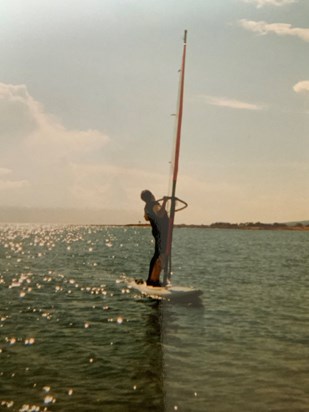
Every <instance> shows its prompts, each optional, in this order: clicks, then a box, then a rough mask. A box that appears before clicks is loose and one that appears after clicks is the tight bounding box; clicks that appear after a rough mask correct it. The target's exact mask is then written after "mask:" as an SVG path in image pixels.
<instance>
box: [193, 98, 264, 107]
mask: <svg viewBox="0 0 309 412" xmlns="http://www.w3.org/2000/svg"><path fill="white" fill-rule="evenodd" d="M201 97H202V98H203V99H204V100H206V102H207V103H208V104H211V105H213V106H220V107H228V108H230V109H240V110H263V106H261V105H257V104H253V103H247V102H242V101H240V100H235V99H228V98H226V97H214V96H201Z"/></svg>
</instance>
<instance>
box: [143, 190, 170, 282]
mask: <svg viewBox="0 0 309 412" xmlns="http://www.w3.org/2000/svg"><path fill="white" fill-rule="evenodd" d="M141 199H142V200H143V201H144V202H145V203H146V205H145V209H144V211H145V215H144V217H145V220H147V221H149V222H150V224H151V227H152V235H153V237H154V240H155V250H154V255H153V257H152V259H151V261H150V265H149V273H148V279H147V282H146V283H147V285H151V286H161V284H160V274H161V270H162V269H163V268H164V265H165V258H166V257H165V250H166V243H167V235H168V224H169V217H168V215H167V212H166V210H165V206H166V202H167V200H168V197H164V198H163V202H162V204H160V203H159V202H158V201H157V200H156V198H155V197H154V195H153V194H152V193H151V192H150V191H149V190H143V191H142V193H141Z"/></svg>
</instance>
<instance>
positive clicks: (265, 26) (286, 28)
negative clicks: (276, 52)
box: [239, 19, 309, 42]
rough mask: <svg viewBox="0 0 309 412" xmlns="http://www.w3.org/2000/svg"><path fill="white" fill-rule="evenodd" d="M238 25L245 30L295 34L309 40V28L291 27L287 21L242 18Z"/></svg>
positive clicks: (260, 32)
mask: <svg viewBox="0 0 309 412" xmlns="http://www.w3.org/2000/svg"><path fill="white" fill-rule="evenodd" d="M239 25H240V26H241V27H243V28H244V29H246V30H249V31H252V32H254V33H258V34H260V35H266V34H269V33H274V34H277V35H278V36H296V37H298V38H300V39H301V40H304V41H306V42H309V29H306V28H299V27H292V25H291V24H287V23H270V24H269V23H266V22H265V21H253V20H246V19H242V20H240V21H239Z"/></svg>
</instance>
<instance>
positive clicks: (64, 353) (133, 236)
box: [0, 225, 309, 412]
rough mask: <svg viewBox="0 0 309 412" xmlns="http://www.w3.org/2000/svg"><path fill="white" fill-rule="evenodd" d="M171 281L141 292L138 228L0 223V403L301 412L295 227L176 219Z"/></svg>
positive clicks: (304, 254) (306, 363)
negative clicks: (137, 285) (197, 294)
mask: <svg viewBox="0 0 309 412" xmlns="http://www.w3.org/2000/svg"><path fill="white" fill-rule="evenodd" d="M174 238H175V242H174V246H175V247H174V259H173V262H174V272H175V276H174V284H181V285H192V286H194V287H198V288H200V289H203V291H204V294H203V296H202V298H201V301H200V302H196V303H195V304H175V303H173V304H172V303H168V302H156V301H152V300H149V299H145V298H142V297H141V296H139V295H138V294H136V293H135V292H133V291H130V290H128V289H127V287H126V284H125V283H122V281H121V279H122V278H121V276H122V275H126V276H133V277H135V276H138V277H141V276H143V277H146V272H147V268H148V260H149V259H150V257H151V252H152V248H153V244H152V243H151V242H152V239H151V234H150V230H149V229H147V228H138V229H137V228H121V227H114V228H112V227H85V226H84V227H78V226H73V227H72V226H27V225H24V226H17V225H5V226H0V409H1V410H11V411H33V412H34V411H65V412H70V411H72V412H73V411H74V412H81V411H107V412H118V411H119V412H120V411H121V412H122V411H132V412H133V411H137V412H139V411H143V412H144V411H158V412H162V411H185V412H190V411H192V412H193V411H194V412H204V411H210V412H225V411H237V412H239V411H258V412H263V411H286V412H291V411H292V412H295V411H308V410H309V327H308V326H309V325H308V321H309V277H308V272H309V269H308V268H309V264H308V263H309V233H308V232H287V231H282V232H281V231H237V230H206V229H176V230H175V236H174Z"/></svg>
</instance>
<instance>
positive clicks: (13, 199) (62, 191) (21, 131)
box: [0, 83, 111, 206]
mask: <svg viewBox="0 0 309 412" xmlns="http://www.w3.org/2000/svg"><path fill="white" fill-rule="evenodd" d="M0 118H1V123H0V179H1V180H0V189H1V190H6V191H7V196H6V197H2V198H1V203H2V204H4V203H5V204H20V205H31V206H36V205H39V206H42V205H47V206H56V205H58V206H61V205H63V206H72V203H73V198H72V196H71V197H70V193H71V186H72V185H73V184H74V175H72V172H71V169H70V165H71V163H72V162H75V163H78V162H80V163H82V162H85V161H89V159H92V158H95V157H96V156H98V154H100V153H101V152H104V151H105V150H106V149H107V148H108V146H109V144H110V142H111V139H110V138H109V137H108V136H107V135H105V134H104V133H102V132H101V131H98V130H74V129H68V128H66V127H65V126H64V125H63V124H62V123H61V121H60V120H59V119H57V118H56V117H55V116H53V115H51V114H50V113H48V112H47V111H46V110H45V109H44V107H43V105H42V104H41V103H40V102H38V101H36V100H35V99H34V98H33V97H32V96H31V95H30V93H29V92H28V90H27V87H26V86H25V85H11V84H4V83H0ZM8 175H9V177H10V178H9V179H7V176H8ZM85 185H87V183H86V182H85ZM18 189H20V190H19V192H18ZM10 190H11V192H10ZM9 192H10V193H9ZM18 193H19V195H18ZM74 200H75V201H76V202H77V203H78V199H74Z"/></svg>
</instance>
